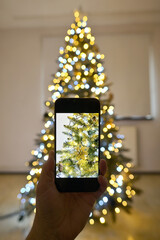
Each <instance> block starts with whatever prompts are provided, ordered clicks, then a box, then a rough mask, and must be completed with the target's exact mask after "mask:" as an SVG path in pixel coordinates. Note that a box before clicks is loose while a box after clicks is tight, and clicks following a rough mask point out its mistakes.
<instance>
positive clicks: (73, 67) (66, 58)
mask: <svg viewBox="0 0 160 240" xmlns="http://www.w3.org/2000/svg"><path fill="white" fill-rule="evenodd" d="M74 16H75V22H74V23H72V24H71V28H70V29H69V30H68V31H67V36H66V37H65V46H64V47H60V50H59V53H60V56H59V58H58V64H59V69H58V71H57V73H56V74H55V76H54V79H53V82H52V83H51V85H49V86H48V90H49V91H50V92H51V93H52V95H51V98H50V99H48V100H47V101H46V103H45V104H46V106H47V107H48V108H49V111H48V112H47V113H45V115H44V129H42V131H41V133H40V134H39V135H38V139H37V140H36V143H37V145H38V147H37V149H36V150H33V151H32V152H31V153H32V156H33V157H32V160H31V161H29V162H28V163H27V166H29V167H30V168H31V170H30V172H29V174H28V176H27V181H28V182H27V184H26V185H25V186H24V187H23V188H21V190H20V193H19V194H18V198H20V199H21V210H22V211H21V215H20V217H19V219H20V220H21V219H22V218H23V217H24V216H25V215H29V214H30V213H31V212H32V211H33V210H34V211H35V189H36V185H37V182H38V179H39V176H40V174H41V170H42V165H43V163H44V162H45V161H46V160H47V159H48V153H49V151H50V150H51V149H54V141H53V140H54V128H53V125H54V115H53V112H54V102H55V100H56V99H57V98H60V97H73V96H75V97H95V98H98V99H100V101H101V135H100V139H101V148H100V151H101V158H104V159H106V161H107V165H108V172H107V176H106V177H107V178H108V187H107V189H106V192H105V193H104V194H103V196H102V197H101V198H100V199H99V200H98V201H97V203H96V204H95V206H94V209H93V211H92V213H91V214H90V217H89V223H90V224H94V222H95V221H98V222H100V223H101V224H104V223H105V222H106V221H107V217H108V215H109V213H111V215H112V217H113V219H115V215H116V214H118V213H119V212H120V209H122V208H123V209H125V210H126V211H127V212H129V209H130V207H131V205H130V203H131V201H132V197H133V196H134V195H135V193H136V189H135V187H134V186H133V183H134V180H135V178H134V175H133V174H131V173H130V171H129V168H130V167H131V163H130V159H128V158H126V157H125V156H124V155H123V152H124V151H125V149H124V148H123V146H122V140H123V136H122V135H120V134H118V127H117V126H116V125H115V123H114V118H115V115H114V106H113V105H111V100H112V98H113V96H112V94H111V92H110V90H109V83H108V81H107V77H106V75H105V73H104V67H103V59H104V55H103V54H100V53H99V50H98V47H97V46H96V45H95V37H94V36H93V35H92V34H91V28H90V27H88V26H87V17H86V16H84V17H82V18H80V14H79V12H78V11H76V12H75V13H74ZM102 96H103V97H102ZM102 98H103V100H102ZM92 134H94V132H93V133H92ZM85 140H86V141H87V140H88V141H92V139H90V140H89V139H85ZM69 141H71V139H70V140H69ZM68 144H69V143H68ZM85 151H87V149H84V148H82V146H80V145H79V149H78V151H77V152H78V153H79V154H82V155H84V156H85ZM66 154H67V151H66ZM72 164H73V162H72ZM81 164H83V163H81ZM73 165H74V164H73ZM62 167H63V165H59V169H61V168H62ZM93 171H94V167H93Z"/></svg>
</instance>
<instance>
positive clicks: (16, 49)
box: [0, 1, 160, 171]
mask: <svg viewBox="0 0 160 240" xmlns="http://www.w3.org/2000/svg"><path fill="white" fill-rule="evenodd" d="M81 2H83V1H81ZM106 2H108V3H109V4H110V5H109V6H110V7H111V8H110V9H111V10H112V11H113V10H114V11H113V12H112V13H111V14H106V15H105V13H103V14H102V16H101V14H100V12H99V11H98V10H97V12H96V7H95V6H94V4H93V7H92V8H93V10H94V11H95V17H94V14H93V12H92V11H91V10H92V8H91V10H89V12H90V14H89V15H90V20H89V25H90V26H91V27H92V26H93V27H92V32H93V33H94V35H95V37H96V36H97V39H98V38H99V41H100V40H102V38H104V37H107V36H108V37H111V36H113V35H115V34H124V35H126V36H127V35H128V34H129V35H130V34H131V35H137V34H142V35H143V34H147V36H149V39H150V47H151V50H152V51H151V53H152V58H150V59H151V60H152V61H151V63H150V65H148V66H150V69H146V72H149V74H150V75H149V77H150V79H151V81H152V83H153V84H152V85H151V88H150V89H151V94H150V97H151V99H150V101H151V106H152V107H151V113H152V115H153V116H154V118H155V119H154V120H153V121H136V122H135V121H129V122H127V121H125V122H117V124H118V125H122V126H125V125H132V126H136V127H137V130H138V166H137V170H138V171H160V161H159V160H160V147H159V139H160V131H159V129H160V110H159V103H160V99H159V96H160V81H159V79H160V44H159V42H160V24H159V19H158V17H157V15H156V14H153V13H154V11H155V10H156V8H157V6H158V2H156V1H154V3H155V2H156V3H155V9H153V5H152V3H153V1H152V2H151V1H147V3H146V4H145V1H143V5H142V6H140V11H138V9H137V8H138V7H137V8H136V7H135V8H133V6H132V8H129V5H127V6H128V7H125V8H123V9H122V8H121V7H120V5H118V6H119V11H120V12H119V13H116V11H117V9H115V8H114V6H113V5H112V3H111V2H110V1H106ZM102 4H104V3H102ZM156 4H157V5H156ZM87 6H88V3H87ZM125 6H126V5H125ZM71 8H73V7H72V6H70V10H71ZM75 8H76V7H75ZM88 8H89V6H88ZM15 9H16V8H15ZM28 9H29V8H28ZM131 9H132V10H133V9H134V13H135V15H134V14H133V13H132V12H131ZM15 11H17V10H15ZM28 11H29V10H28ZM86 11H87V10H86ZM101 11H102V9H101ZM107 11H108V12H109V9H108V8H107ZM69 13H70V12H69ZM155 13H156V12H155ZM27 14H28V13H27ZM67 14H68V13H67ZM70 15H71V13H70ZM70 15H65V14H64V17H63V15H62V14H61V15H57V17H55V18H54V21H53V19H52V18H51V19H52V21H51V22H54V23H53V24H52V26H50V27H45V26H46V25H47V22H48V23H49V18H47V17H46V18H45V20H44V21H43V20H42V18H41V15H39V21H38V20H37V17H36V18H34V17H33V16H34V15H33V14H32V16H30V18H28V19H27V18H24V19H23V15H21V18H20V21H17V22H16V21H15V18H14V21H13V22H12V24H13V23H14V26H12V25H11V22H9V20H6V21H5V18H3V19H2V15H1V18H0V26H1V29H0V171H26V170H27V167H26V166H25V162H26V161H28V160H30V159H31V155H30V151H31V150H32V149H34V147H35V145H34V139H35V138H36V134H37V133H39V132H40V131H41V129H42V126H43V125H42V122H41V120H42V117H43V112H44V110H45V108H44V105H43V102H44V101H45V100H46V91H47V86H48V84H49V83H50V81H51V78H50V77H49V76H48V77H47V79H45V78H44V76H45V73H44V72H43V70H44V55H43V54H44V52H43V41H44V39H45V38H46V37H51V38H54V37H58V38H62V42H63V39H64V36H65V34H66V31H67V29H68V26H69V25H70V24H71V23H72V21H73V18H72V17H68V18H66V19H67V20H65V16H70ZM16 16H18V15H16ZM24 16H26V15H25V14H24ZM45 16H47V13H46V15H45ZM59 16H61V17H60V18H59ZM105 16H106V17H105ZM134 16H135V17H134ZM153 16H155V17H153ZM17 19H18V18H17ZM26 19H27V20H26ZM35 19H36V20H35ZM58 19H61V20H60V23H59V25H60V26H59V28H58V27H56V26H55V25H56V24H55V22H57V21H56V20H58ZM95 19H97V20H98V21H97V24H96V21H95ZM137 19H138V20H137ZM157 19H158V20H157ZM2 20H3V21H2ZM18 20H19V19H18ZM23 20H24V27H22V25H23ZM134 20H135V21H134ZM138 21H139V22H138ZM31 22H32V24H33V25H34V28H33V25H32V24H31ZM42 22H43V24H42ZM108 22H109V24H108ZM2 23H4V24H2ZM62 23H63V24H62ZM125 23H127V24H125ZM16 24H17V26H16ZM57 24H58V23H57ZM65 24H66V25H65ZM92 24H93V25H92ZM44 25H45V26H44ZM101 36H103V37H101ZM56 45H59V42H58V43H57V44H56ZM99 47H100V46H99ZM134 47H135V48H136V45H135V46H134ZM138 47H139V46H138V45H137V48H138ZM57 52H58V49H57ZM53 58H54V59H55V61H56V60H57V53H55V54H54V52H53ZM122 61H123V56H122ZM54 64H55V63H54ZM54 64H53V65H54ZM106 66H107V71H109V72H110V76H112V73H111V70H110V69H109V64H108V65H107V61H106ZM112 71H113V70H112ZM52 73H54V70H53V71H52ZM110 80H111V81H112V82H113V83H114V85H115V86H114V87H113V88H112V87H111V91H113V93H114V89H115V88H116V82H114V79H112V78H111V79H110ZM146 81H148V77H147V78H146ZM120 90H121V89H119V91H118V92H119V95H120ZM115 91H116V90H115ZM118 92H117V93H116V94H115V100H116V96H118V95H117V94H118ZM138 94H141V92H140V93H138ZM128 97H129V95H128ZM136 97H139V95H137V96H135V98H136ZM147 99H148V98H147ZM147 101H148V100H147ZM113 103H114V100H113ZM115 107H116V106H115ZM117 108H118V106H117V107H116V111H117V112H118V109H117Z"/></svg>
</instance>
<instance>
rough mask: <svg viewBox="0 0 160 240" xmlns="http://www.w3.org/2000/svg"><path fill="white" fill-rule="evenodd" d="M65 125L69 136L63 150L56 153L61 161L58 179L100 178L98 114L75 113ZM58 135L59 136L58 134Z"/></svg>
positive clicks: (57, 174) (65, 132) (66, 133)
mask: <svg viewBox="0 0 160 240" xmlns="http://www.w3.org/2000/svg"><path fill="white" fill-rule="evenodd" d="M68 119H69V124H68V125H64V128H65V131H64V132H63V134H65V135H66V136H67V139H66V141H65V142H64V143H63V149H62V150H58V151H56V153H57V155H58V154H59V155H60V156H61V157H60V158H61V160H60V161H58V163H57V166H56V176H57V177H62V178H66V177H80V178H84V177H97V176H98V147H99V146H98V145H99V142H98V134H99V128H98V124H99V121H98V113H73V114H69V116H68ZM57 135H58V134H57Z"/></svg>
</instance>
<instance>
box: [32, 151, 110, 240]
mask: <svg viewBox="0 0 160 240" xmlns="http://www.w3.org/2000/svg"><path fill="white" fill-rule="evenodd" d="M54 164H55V163H54V153H53V151H51V152H50V155H49V159H48V161H47V162H46V163H45V164H44V166H43V170H42V174H41V177H40V181H39V183H38V186H37V192H36V199H37V203H36V216H35V220H34V224H33V227H32V230H31V233H30V234H29V236H28V238H27V239H28V240H29V239H39V240H40V239H43V240H44V239H46V240H48V239H49V240H52V239H53V240H54V239H58V240H73V239H75V237H76V236H77V235H78V234H79V233H80V232H81V230H82V229H83V228H84V226H85V224H86V222H87V219H88V216H89V214H90V212H91V210H92V207H93V204H94V202H95V200H96V199H97V198H98V197H99V196H100V195H101V194H102V193H103V192H104V191H105V189H106V179H105V177H104V176H103V175H104V174H105V172H106V162H105V161H104V160H101V162H100V172H101V175H100V176H99V179H98V181H99V183H100V188H99V190H98V191H97V192H87V193H81V192H80V193H76V192H74V193H60V192H59V191H58V190H57V188H56V186H55V182H54V171H53V169H55V168H54ZM30 236H32V237H31V238H30ZM35 236H37V238H35Z"/></svg>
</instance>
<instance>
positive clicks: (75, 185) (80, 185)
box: [54, 98, 100, 192]
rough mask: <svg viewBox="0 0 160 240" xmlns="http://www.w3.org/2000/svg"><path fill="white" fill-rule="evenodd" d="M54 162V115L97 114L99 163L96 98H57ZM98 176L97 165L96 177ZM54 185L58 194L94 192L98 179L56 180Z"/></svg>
mask: <svg viewBox="0 0 160 240" xmlns="http://www.w3.org/2000/svg"><path fill="white" fill-rule="evenodd" d="M54 110H55V124H54V131H55V142H54V144H55V145H54V146H55V162H56V114H57V113H72V112H73V113H99V135H98V142H99V151H98V153H99V154H98V162H99V161H100V102H99V100H98V99H96V98H59V99H57V100H56V102H55V109H54ZM99 174H100V170H99V164H98V175H99ZM55 184H56V187H57V189H58V190H59V191H60V192H95V191H97V190H98V188H99V183H98V178H56V164H55Z"/></svg>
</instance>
